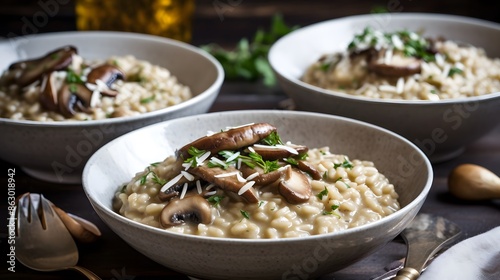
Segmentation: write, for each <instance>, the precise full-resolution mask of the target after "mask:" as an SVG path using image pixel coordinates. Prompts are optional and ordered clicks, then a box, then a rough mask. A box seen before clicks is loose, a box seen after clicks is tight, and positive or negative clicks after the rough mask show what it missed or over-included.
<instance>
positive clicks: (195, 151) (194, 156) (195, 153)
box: [184, 146, 206, 167]
mask: <svg viewBox="0 0 500 280" xmlns="http://www.w3.org/2000/svg"><path fill="white" fill-rule="evenodd" d="M205 153H206V151H205V150H199V149H197V148H196V147H194V146H191V147H189V149H188V154H189V155H191V156H192V157H190V158H187V159H186V160H184V162H185V163H191V167H196V166H197V165H198V158H199V157H201V156H202V155H203V154H205Z"/></svg>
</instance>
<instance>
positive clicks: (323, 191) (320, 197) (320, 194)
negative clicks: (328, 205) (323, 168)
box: [317, 187, 328, 200]
mask: <svg viewBox="0 0 500 280" xmlns="http://www.w3.org/2000/svg"><path fill="white" fill-rule="evenodd" d="M327 195H328V189H327V188H326V187H325V189H324V190H322V191H321V192H320V193H318V195H317V196H318V198H319V199H320V200H321V199H323V197H324V196H327Z"/></svg>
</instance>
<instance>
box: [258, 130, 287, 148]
mask: <svg viewBox="0 0 500 280" xmlns="http://www.w3.org/2000/svg"><path fill="white" fill-rule="evenodd" d="M262 142H263V143H264V144H266V145H269V146H276V145H283V141H281V137H280V136H279V134H278V133H277V132H276V131H273V132H271V134H269V135H268V136H267V137H266V138H264V139H262Z"/></svg>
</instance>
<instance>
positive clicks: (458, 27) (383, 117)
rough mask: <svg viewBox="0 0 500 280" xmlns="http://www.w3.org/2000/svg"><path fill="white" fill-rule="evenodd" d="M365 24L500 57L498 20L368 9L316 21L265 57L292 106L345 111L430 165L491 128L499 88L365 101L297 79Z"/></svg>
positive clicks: (454, 153)
mask: <svg viewBox="0 0 500 280" xmlns="http://www.w3.org/2000/svg"><path fill="white" fill-rule="evenodd" d="M366 26H372V27H374V28H376V29H381V30H384V31H395V30H402V29H408V30H415V31H420V30H423V31H424V34H425V35H426V36H429V37H439V36H445V38H447V39H451V40H458V41H462V42H467V43H470V44H472V45H474V46H477V47H482V48H484V49H485V51H486V53H487V54H488V56H490V57H500V49H499V48H498V46H500V24H498V23H492V22H486V21H483V20H478V19H472V18H466V17H459V16H451V15H440V14H413V13H400V14H370V15H359V16H351V17H346V18H340V19H334V20H329V21H325V22H320V23H317V24H313V25H311V26H307V27H304V28H301V29H299V30H297V31H295V32H292V33H290V34H288V35H286V36H284V37H283V38H281V39H280V40H278V41H277V42H276V44H275V45H273V46H272V48H271V50H270V52H269V61H270V64H271V66H272V68H273V69H274V71H275V73H276V74H277V77H278V81H279V84H280V85H281V87H282V88H283V90H284V91H285V92H286V93H287V94H288V95H289V96H290V97H291V98H292V99H293V100H294V101H295V104H296V106H297V109H300V110H306V111H315V112H322V113H328V114H334V115H340V116H346V117H350V118H355V119H359V120H363V121H367V122H370V123H373V124H376V125H379V126H382V127H385V128H388V129H390V130H392V131H394V132H396V133H398V134H400V135H402V136H404V137H406V138H407V139H409V140H411V141H413V142H414V143H416V144H417V145H418V146H419V147H420V148H421V149H422V150H423V151H424V152H425V153H426V154H427V155H428V156H429V157H430V158H431V160H432V161H433V162H439V161H443V160H447V159H451V158H453V157H455V156H457V155H459V154H460V153H461V152H462V151H463V149H464V147H466V145H467V144H469V143H471V142H473V141H475V140H477V139H478V138H480V137H481V136H483V135H484V134H486V133H488V132H489V131H491V130H492V129H493V128H494V127H495V126H496V125H497V124H498V121H497V120H498V118H499V117H500V110H498V108H499V107H500V92H496V93H491V94H487V95H483V96H478V97H471V98H462V99H456V100H443V101H438V102H429V101H397V100H382V99H370V98H364V97H359V96H353V95H349V94H345V93H340V92H335V91H331V90H326V89H322V88H319V87H316V86H312V85H309V84H306V83H305V82H302V81H301V80H300V77H301V76H302V75H303V73H304V72H305V70H306V69H307V68H308V66H310V65H311V64H312V63H313V62H315V61H316V60H317V59H318V58H319V57H320V56H321V55H323V54H326V53H334V52H337V51H342V50H345V49H346V48H347V45H348V43H349V42H350V41H351V40H352V38H353V35H354V34H357V33H359V32H360V31H362V30H363V29H364V28H365V27H366Z"/></svg>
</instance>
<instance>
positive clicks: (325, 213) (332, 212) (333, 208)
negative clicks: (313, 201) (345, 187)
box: [323, 204, 340, 219]
mask: <svg viewBox="0 0 500 280" xmlns="http://www.w3.org/2000/svg"><path fill="white" fill-rule="evenodd" d="M330 208H331V209H332V210H331V211H326V210H324V211H323V215H335V216H337V217H338V218H339V219H340V215H339V214H336V213H335V212H334V211H335V210H337V209H338V208H339V205H336V204H334V205H332V206H331V207H330Z"/></svg>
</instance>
